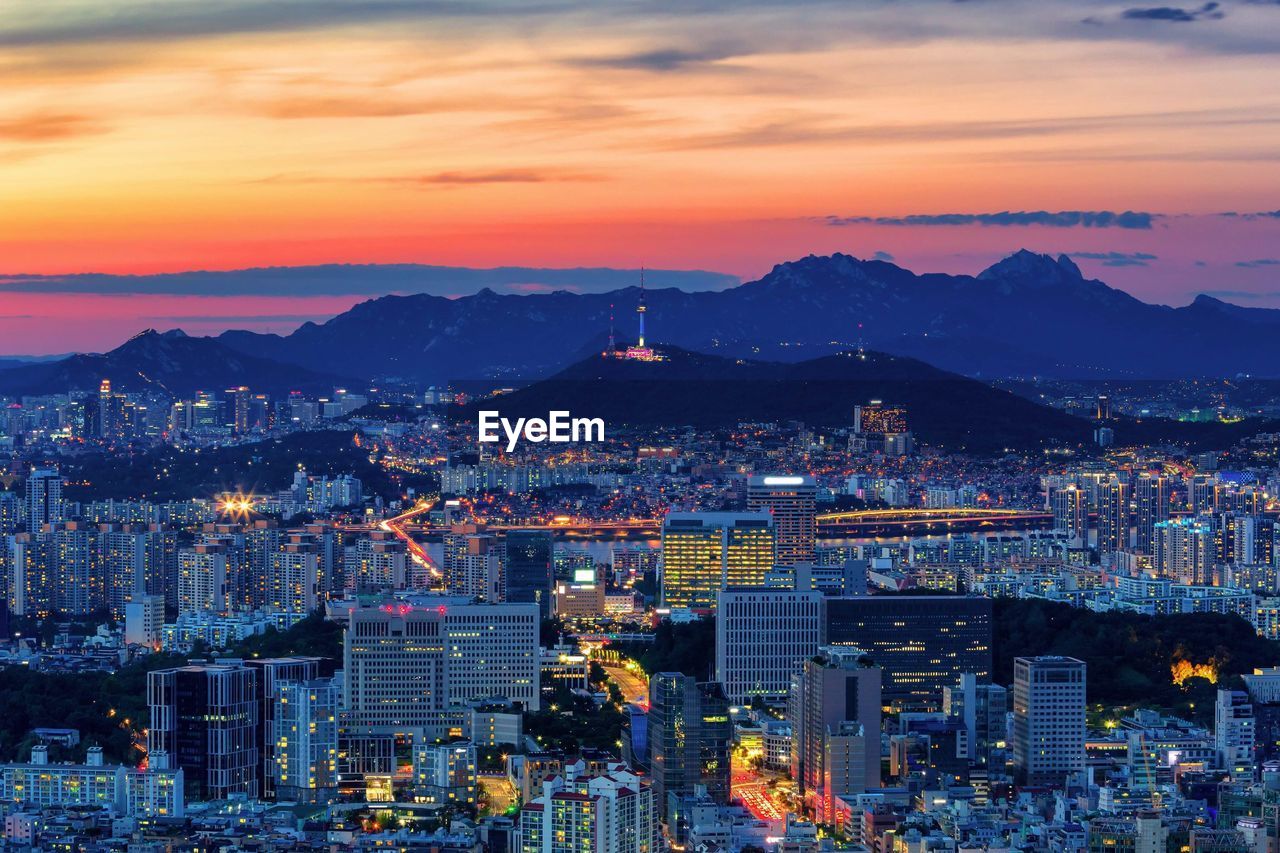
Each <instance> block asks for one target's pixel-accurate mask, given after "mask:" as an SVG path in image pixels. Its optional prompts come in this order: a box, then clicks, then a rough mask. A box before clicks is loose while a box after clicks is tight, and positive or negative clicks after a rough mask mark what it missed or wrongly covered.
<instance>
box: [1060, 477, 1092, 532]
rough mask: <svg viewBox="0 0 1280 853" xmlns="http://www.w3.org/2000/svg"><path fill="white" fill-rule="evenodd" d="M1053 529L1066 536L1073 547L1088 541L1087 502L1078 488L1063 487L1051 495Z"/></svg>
mask: <svg viewBox="0 0 1280 853" xmlns="http://www.w3.org/2000/svg"><path fill="white" fill-rule="evenodd" d="M1053 527H1054V529H1055V530H1060V531H1062V532H1063V533H1066V534H1067V538H1068V539H1069V540H1070V541H1071V543H1072V544H1074V545H1085V544H1087V543H1088V541H1089V502H1088V499H1087V498H1086V496H1085V493H1084V492H1083V491H1082V490H1081V489H1080V488H1079V487H1078V486H1074V485H1072V486H1064V487H1063V488H1060V489H1058V490H1056V491H1055V492H1054V493H1053Z"/></svg>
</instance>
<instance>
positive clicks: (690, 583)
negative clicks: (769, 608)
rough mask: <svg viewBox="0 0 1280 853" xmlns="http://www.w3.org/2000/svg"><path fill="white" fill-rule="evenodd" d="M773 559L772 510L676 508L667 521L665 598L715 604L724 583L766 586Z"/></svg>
mask: <svg viewBox="0 0 1280 853" xmlns="http://www.w3.org/2000/svg"><path fill="white" fill-rule="evenodd" d="M773 559H774V526H773V518H772V517H771V516H770V515H769V513H767V512H753V513H730V512H671V513H667V517H666V519H665V520H664V521H663V523H662V603H663V604H664V605H665V606H666V607H672V608H690V609H697V608H706V609H712V608H714V607H715V606H716V595H717V593H719V591H720V590H722V589H732V588H734V587H761V586H764V578H765V575H766V573H768V571H769V569H771V568H772V567H773Z"/></svg>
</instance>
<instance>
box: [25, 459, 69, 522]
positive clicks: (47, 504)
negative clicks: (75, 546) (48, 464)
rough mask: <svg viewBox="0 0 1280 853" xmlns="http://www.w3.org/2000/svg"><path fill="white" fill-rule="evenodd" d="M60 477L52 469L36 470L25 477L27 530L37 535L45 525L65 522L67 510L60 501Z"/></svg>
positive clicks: (61, 480)
mask: <svg viewBox="0 0 1280 853" xmlns="http://www.w3.org/2000/svg"><path fill="white" fill-rule="evenodd" d="M63 482H64V480H63V479H62V476H61V475H60V474H59V473H58V472H57V470H56V469H54V468H36V469H34V470H33V471H32V472H31V473H30V474H28V475H27V482H26V516H27V530H28V531H30V532H32V533H38V532H39V531H40V529H41V528H42V527H44V525H46V524H54V523H56V522H59V521H64V520H66V517H67V508H66V504H64V503H63V501H62V484H63Z"/></svg>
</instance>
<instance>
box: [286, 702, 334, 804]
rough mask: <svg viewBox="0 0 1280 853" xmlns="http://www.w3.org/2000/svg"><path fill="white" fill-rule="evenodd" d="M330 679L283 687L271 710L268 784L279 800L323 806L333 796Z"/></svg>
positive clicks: (332, 717) (332, 704) (332, 727)
mask: <svg viewBox="0 0 1280 853" xmlns="http://www.w3.org/2000/svg"><path fill="white" fill-rule="evenodd" d="M340 702H341V691H339V689H338V687H337V685H336V684H334V682H333V679H331V678H317V679H311V680H309V681H286V682H284V683H282V684H280V685H279V686H277V688H276V691H275V698H274V699H273V702H272V704H273V705H274V708H273V719H272V728H271V734H270V737H271V742H272V744H273V745H274V755H273V756H272V768H271V769H272V780H273V782H274V787H275V795H276V798H277V799H280V800H292V801H295V802H303V803H311V802H328V801H330V800H333V799H336V798H337V795H338V707H339V705H340Z"/></svg>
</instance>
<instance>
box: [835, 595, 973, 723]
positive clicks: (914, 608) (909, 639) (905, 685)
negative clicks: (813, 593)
mask: <svg viewBox="0 0 1280 853" xmlns="http://www.w3.org/2000/svg"><path fill="white" fill-rule="evenodd" d="M824 604H825V606H826V611H827V625H826V635H825V637H824V640H823V642H824V643H826V644H827V645H829V646H838V645H849V646H856V647H858V648H860V649H863V650H864V651H865V652H866V653H867V654H868V655H870V656H871V659H872V660H874V661H875V662H876V665H877V666H879V667H880V668H881V670H883V692H884V700H885V702H886V703H892V704H896V705H899V706H903V707H927V708H934V709H936V708H938V707H940V706H941V704H942V689H943V688H944V687H946V686H948V685H951V684H956V683H957V682H958V681H959V679H960V675H961V674H962V673H966V672H968V673H974V674H975V675H976V676H977V677H978V679H979V680H980V681H988V680H990V678H991V654H992V651H991V649H992V615H991V613H992V604H991V599H989V598H982V597H978V596H964V595H871V596H860V597H848V598H828V599H826V601H825V602H824Z"/></svg>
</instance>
